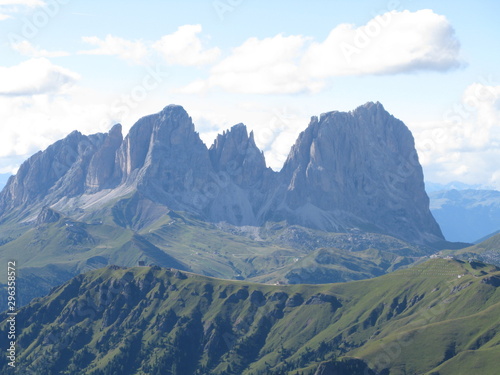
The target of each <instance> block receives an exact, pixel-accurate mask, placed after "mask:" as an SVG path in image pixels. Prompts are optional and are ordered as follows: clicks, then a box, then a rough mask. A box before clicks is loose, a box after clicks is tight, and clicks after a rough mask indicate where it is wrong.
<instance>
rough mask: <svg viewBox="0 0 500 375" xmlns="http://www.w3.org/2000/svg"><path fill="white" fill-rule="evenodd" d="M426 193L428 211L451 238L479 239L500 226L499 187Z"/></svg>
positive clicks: (492, 232)
mask: <svg viewBox="0 0 500 375" xmlns="http://www.w3.org/2000/svg"><path fill="white" fill-rule="evenodd" d="M429 197H430V200H431V204H430V209H431V212H432V214H433V215H434V217H435V218H436V220H437V221H438V222H439V223H440V227H441V229H442V231H443V234H444V235H445V237H446V238H447V239H448V240H450V241H461V242H473V243H476V242H481V241H483V240H485V239H486V237H488V236H489V235H491V234H494V232H496V231H498V230H499V228H500V191H496V190H484V189H462V190H458V189H451V190H439V191H435V192H432V193H429Z"/></svg>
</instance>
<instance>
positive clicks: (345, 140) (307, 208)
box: [281, 103, 442, 242]
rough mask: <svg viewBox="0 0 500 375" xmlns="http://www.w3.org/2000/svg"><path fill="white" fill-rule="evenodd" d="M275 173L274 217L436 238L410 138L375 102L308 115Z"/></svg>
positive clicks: (327, 227) (330, 227)
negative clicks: (278, 190)
mask: <svg viewBox="0 0 500 375" xmlns="http://www.w3.org/2000/svg"><path fill="white" fill-rule="evenodd" d="M281 174H282V181H283V182H284V183H285V184H287V189H286V191H285V192H284V195H283V196H284V199H283V202H282V204H281V207H282V208H281V212H282V216H284V217H289V218H291V219H292V221H293V222H296V223H299V224H302V225H309V226H310V225H312V226H316V227H320V228H321V229H325V230H330V231H332V230H333V231H335V230H339V229H341V228H345V226H346V225H347V227H362V228H364V229H366V230H372V231H381V232H385V233H389V234H392V235H395V236H398V234H399V236H401V237H402V238H407V239H410V238H413V239H416V238H422V237H425V238H427V240H428V241H429V242H432V241H437V240H438V239H442V234H441V231H440V229H439V226H438V225H437V223H436V222H435V220H434V218H433V217H432V215H431V213H430V211H429V200H428V197H427V194H426V193H425V190H424V183H423V173H422V168H421V166H420V163H419V161H418V156H417V153H416V150H415V145H414V140H413V137H412V135H411V132H410V131H409V130H408V128H407V127H406V126H405V125H404V124H403V123H402V122H401V121H399V120H397V119H395V118H394V117H393V116H392V115H390V114H389V113H388V112H387V111H385V109H384V108H383V106H382V105H381V104H380V103H367V104H365V105H363V106H361V107H358V108H357V109H356V110H354V111H351V112H347V113H346V112H329V113H324V114H322V115H321V116H320V118H319V119H318V118H317V117H313V118H312V120H311V122H310V124H309V126H308V128H307V129H306V130H305V131H304V132H302V133H301V134H300V136H299V138H298V140H297V142H296V143H295V145H294V146H293V147H292V150H291V152H290V155H289V157H288V159H287V161H286V162H285V165H284V167H283V170H282V172H281ZM408 218H412V219H411V221H408Z"/></svg>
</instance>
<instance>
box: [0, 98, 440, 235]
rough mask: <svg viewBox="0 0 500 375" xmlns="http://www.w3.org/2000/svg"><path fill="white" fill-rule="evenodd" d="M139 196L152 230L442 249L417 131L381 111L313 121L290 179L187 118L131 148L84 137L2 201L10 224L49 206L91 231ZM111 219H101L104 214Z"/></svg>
mask: <svg viewBox="0 0 500 375" xmlns="http://www.w3.org/2000/svg"><path fill="white" fill-rule="evenodd" d="M129 195H134V196H135V197H136V198H135V199H137V207H136V208H135V211H136V212H135V214H136V216H137V219H136V220H132V221H131V222H127V223H126V224H127V225H130V226H131V227H133V228H141V227H144V226H146V225H147V224H150V223H152V222H154V221H155V220H157V219H158V218H159V217H161V216H162V215H163V214H165V213H166V212H168V210H174V211H185V212H189V213H192V214H194V215H198V216H199V217H200V218H201V219H203V220H205V221H211V222H228V223H229V224H233V225H257V226H261V225H264V224H265V223H266V222H268V221H275V222H278V221H282V220H285V221H287V222H289V223H291V224H299V225H302V226H306V227H310V228H313V229H321V230H326V231H334V232H345V231H346V230H347V229H349V228H356V227H360V228H363V229H368V230H369V231H372V232H380V233H384V234H389V235H392V236H396V237H399V238H402V239H404V240H407V241H410V242H416V243H422V244H424V243H425V244H432V243H435V242H438V241H442V240H443V237H442V234H441V231H440V229H439V226H438V225H437V223H436V222H435V220H434V218H433V217H432V215H431V213H430V211H429V208H428V205H429V200H428V197H427V195H426V193H425V190H424V183H423V175H422V168H421V166H420V164H419V162H418V157H417V154H416V151H415V147H414V141H413V137H412V135H411V133H410V131H409V130H408V128H407V127H406V126H405V125H404V124H403V123H402V122H401V121H399V120H396V119H395V118H394V117H392V116H391V115H390V114H389V113H388V112H387V111H385V109H384V108H383V107H382V105H381V104H380V103H367V104H365V105H364V106H361V107H359V108H357V109H356V110H355V111H352V112H349V113H341V112H330V113H326V114H323V115H322V116H321V117H320V118H319V119H318V118H317V117H313V119H312V120H311V123H310V124H309V126H308V128H307V129H306V130H305V131H304V132H303V133H301V134H300V136H299V139H298V140H297V142H296V143H295V145H294V146H293V147H292V150H291V152H290V155H289V157H288V159H287V161H286V163H285V165H284V167H283V169H282V170H281V171H280V172H273V171H272V170H270V169H269V168H266V164H265V160H264V156H263V154H262V152H260V151H259V150H258V148H257V147H256V145H255V142H254V139H253V134H252V133H251V134H250V135H248V133H247V130H246V127H245V126H244V125H242V124H239V125H236V126H234V127H233V128H231V130H229V131H228V132H224V133H223V134H222V135H219V136H218V137H217V139H216V140H215V142H214V144H213V145H212V146H211V147H210V149H207V147H206V146H205V145H204V144H203V142H202V141H201V139H200V137H199V135H198V133H196V132H195V130H194V125H193V123H192V121H191V118H190V117H189V116H188V114H187V113H186V112H185V111H184V109H183V108H182V107H180V106H175V105H170V106H168V107H165V108H164V109H163V111H161V112H160V113H158V114H155V115H150V116H146V117H144V118H142V119H140V120H139V121H138V122H137V123H136V124H135V125H134V126H133V127H132V128H131V130H130V132H129V134H128V135H127V136H126V137H125V138H123V137H122V134H121V126H120V125H116V126H115V127H113V129H111V131H110V132H109V133H108V134H94V135H90V136H84V135H82V134H81V133H79V132H77V131H75V132H73V133H71V134H70V135H69V136H68V137H66V138H65V139H63V140H61V141H58V142H56V143H55V144H54V145H52V146H50V147H49V148H47V150H45V151H43V152H39V153H37V154H35V155H34V156H32V157H31V158H30V159H28V160H27V161H26V162H25V163H23V164H22V166H21V167H20V168H19V172H18V173H17V175H16V176H15V177H14V178H12V179H11V180H10V181H9V182H8V184H7V186H6V187H5V188H4V189H3V191H2V192H1V193H0V215H1V216H0V218H2V219H4V220H5V218H8V217H15V216H16V215H17V218H22V221H23V222H29V221H31V220H34V219H35V214H36V215H38V212H39V211H40V209H41V207H43V206H50V207H52V208H54V209H56V210H58V211H61V212H62V213H63V214H65V215H68V216H72V217H73V218H75V219H88V218H89V217H91V216H93V215H95V214H96V212H100V211H102V209H103V206H104V207H105V206H106V205H108V204H112V203H113V202H116V200H117V199H120V198H124V197H128V196H129ZM101 214H102V212H101Z"/></svg>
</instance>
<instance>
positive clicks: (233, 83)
mask: <svg viewBox="0 0 500 375" xmlns="http://www.w3.org/2000/svg"><path fill="white" fill-rule="evenodd" d="M459 53H460V43H459V41H458V39H457V38H456V36H455V32H454V30H453V27H452V26H451V25H450V23H449V22H448V20H447V19H446V17H444V16H441V15H438V14H436V13H434V12H433V11H432V10H420V11H417V12H410V11H407V10H405V11H402V12H398V11H391V12H387V13H385V14H383V15H380V16H376V17H375V18H373V19H372V20H370V21H369V22H368V23H367V24H366V25H363V26H360V27H355V26H354V25H349V24H341V25H338V26H337V27H335V28H334V29H333V30H332V31H331V32H330V34H329V35H328V37H327V38H326V39H325V40H324V41H322V42H318V41H314V40H312V39H311V38H307V37H304V36H300V35H292V36H283V35H281V34H280V35H277V36H275V37H272V38H265V39H257V38H250V39H248V40H247V41H245V42H244V43H243V44H242V45H241V46H239V47H236V48H234V49H233V51H232V53H231V54H230V55H229V56H228V57H226V58H225V59H223V60H222V61H220V62H219V63H218V64H216V65H215V66H213V67H212V69H211V72H210V76H209V77H208V78H207V79H205V80H198V81H195V82H192V83H190V84H188V85H187V86H185V87H183V88H182V89H181V92H185V93H196V92H203V91H206V90H207V89H209V88H213V87H220V88H222V89H224V90H227V91H230V92H238V93H251V94H277V93H285V94H290V93H298V92H302V91H310V92H315V91H318V90H321V89H322V88H323V87H324V86H325V84H326V81H325V80H326V79H328V78H331V77H336V76H346V75H367V74H372V75H373V74H396V73H412V72H417V71H422V70H433V71H446V70H449V69H453V68H456V67H458V66H460V65H461V64H462V63H461V61H460V57H459Z"/></svg>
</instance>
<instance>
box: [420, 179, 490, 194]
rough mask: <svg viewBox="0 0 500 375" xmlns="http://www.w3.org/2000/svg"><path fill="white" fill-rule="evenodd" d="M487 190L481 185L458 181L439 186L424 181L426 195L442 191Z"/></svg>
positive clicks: (438, 184)
mask: <svg viewBox="0 0 500 375" xmlns="http://www.w3.org/2000/svg"><path fill="white" fill-rule="evenodd" d="M470 189H473V190H481V189H482V190H488V189H487V188H486V187H485V186H483V185H479V184H476V185H471V184H466V183H464V182H460V181H452V182H448V183H447V184H440V183H437V182H430V181H425V191H426V192H427V193H433V192H435V191H442V190H470Z"/></svg>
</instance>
